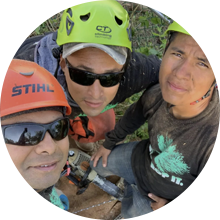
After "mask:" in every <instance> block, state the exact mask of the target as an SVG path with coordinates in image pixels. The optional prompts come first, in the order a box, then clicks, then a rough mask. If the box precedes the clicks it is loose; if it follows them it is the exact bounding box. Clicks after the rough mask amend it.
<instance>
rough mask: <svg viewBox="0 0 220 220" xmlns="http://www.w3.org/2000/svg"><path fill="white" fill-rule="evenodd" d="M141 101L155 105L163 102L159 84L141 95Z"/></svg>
mask: <svg viewBox="0 0 220 220" xmlns="http://www.w3.org/2000/svg"><path fill="white" fill-rule="evenodd" d="M142 99H143V101H145V100H147V102H149V103H152V104H153V103H155V102H158V101H161V100H163V97H162V93H161V89H160V84H156V85H154V86H152V87H151V88H149V89H146V90H145V91H144V93H143V98H142Z"/></svg>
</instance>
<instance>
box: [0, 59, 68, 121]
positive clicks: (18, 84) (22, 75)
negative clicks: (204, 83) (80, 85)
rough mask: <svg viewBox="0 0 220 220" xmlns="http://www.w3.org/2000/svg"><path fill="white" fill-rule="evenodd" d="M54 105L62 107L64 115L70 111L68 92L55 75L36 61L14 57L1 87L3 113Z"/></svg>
mask: <svg viewBox="0 0 220 220" xmlns="http://www.w3.org/2000/svg"><path fill="white" fill-rule="evenodd" d="M55 106H60V107H62V108H63V114H64V115H65V114H67V115H69V114H70V113H71V107H70V106H69V104H68V102H67V100H66V97H65V93H64V91H63V89H62V87H61V86H60V84H59V83H58V81H57V80H56V79H55V78H54V76H53V75H52V74H51V73H49V72H48V71H47V70H46V69H44V68H43V67H40V66H39V65H38V64H37V63H34V62H30V61H25V60H16V59H14V60H12V62H11V64H10V66H9V69H8V71H7V73H6V76H5V80H4V83H3V87H2V94H1V111H0V116H1V117H4V116H7V115H11V114H14V113H18V112H22V111H27V110H31V109H37V108H44V107H55Z"/></svg>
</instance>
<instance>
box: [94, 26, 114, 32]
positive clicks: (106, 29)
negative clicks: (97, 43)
mask: <svg viewBox="0 0 220 220" xmlns="http://www.w3.org/2000/svg"><path fill="white" fill-rule="evenodd" d="M96 30H97V31H100V32H102V33H111V32H112V30H111V28H110V27H108V26H100V25H99V26H97V27H96Z"/></svg>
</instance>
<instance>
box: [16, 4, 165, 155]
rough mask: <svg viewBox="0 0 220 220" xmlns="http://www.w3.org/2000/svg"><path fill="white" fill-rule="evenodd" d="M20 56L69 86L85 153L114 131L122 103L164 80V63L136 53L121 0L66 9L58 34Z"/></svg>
mask: <svg viewBox="0 0 220 220" xmlns="http://www.w3.org/2000/svg"><path fill="white" fill-rule="evenodd" d="M15 57H16V58H19V59H27V60H32V61H34V62H36V63H38V64H39V65H40V66H43V67H44V68H46V69H47V70H48V71H50V72H51V73H52V74H53V75H54V76H55V77H56V78H57V80H58V81H59V83H60V84H61V85H62V86H63V88H64V90H65V92H66V94H67V99H68V102H69V104H70V106H71V107H72V109H74V111H72V114H71V115H70V119H71V120H70V121H71V129H70V133H69V134H70V136H71V137H72V138H73V139H74V140H75V141H76V143H77V145H78V146H79V147H80V148H81V149H83V150H85V151H92V150H93V149H94V146H95V145H94V144H92V143H95V142H97V141H99V140H101V139H104V134H105V133H106V132H108V131H110V130H111V129H113V128H114V125H115V114H114V111H113V108H114V107H115V106H116V105H117V104H118V103H121V102H123V101H124V100H125V99H126V98H128V97H130V96H131V95H133V94H135V93H138V92H140V91H142V90H144V89H146V88H149V87H150V86H152V85H154V84H156V83H157V82H158V73H159V67H160V63H161V61H160V60H159V59H158V58H157V57H156V56H150V57H147V56H145V55H143V54H140V53H136V52H132V47H131V33H130V29H129V16H128V13H127V11H126V10H125V9H124V8H123V7H122V6H121V5H120V3H118V2H117V1H115V0H105V1H93V2H89V3H84V4H80V5H77V6H74V7H70V8H68V9H66V10H65V11H64V12H63V15H62V19H61V22H60V26H59V29H58V31H57V33H51V34H48V35H46V36H44V37H43V38H42V36H40V37H39V36H35V37H33V38H29V39H27V40H26V41H25V42H24V43H23V45H22V46H21V48H20V49H19V50H18V52H17V53H16V55H15Z"/></svg>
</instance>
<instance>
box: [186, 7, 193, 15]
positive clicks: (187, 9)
mask: <svg viewBox="0 0 220 220" xmlns="http://www.w3.org/2000/svg"><path fill="white" fill-rule="evenodd" d="M193 8H194V6H192V7H190V8H186V9H185V13H186V14H187V13H189V12H191V11H192V10H193Z"/></svg>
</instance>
